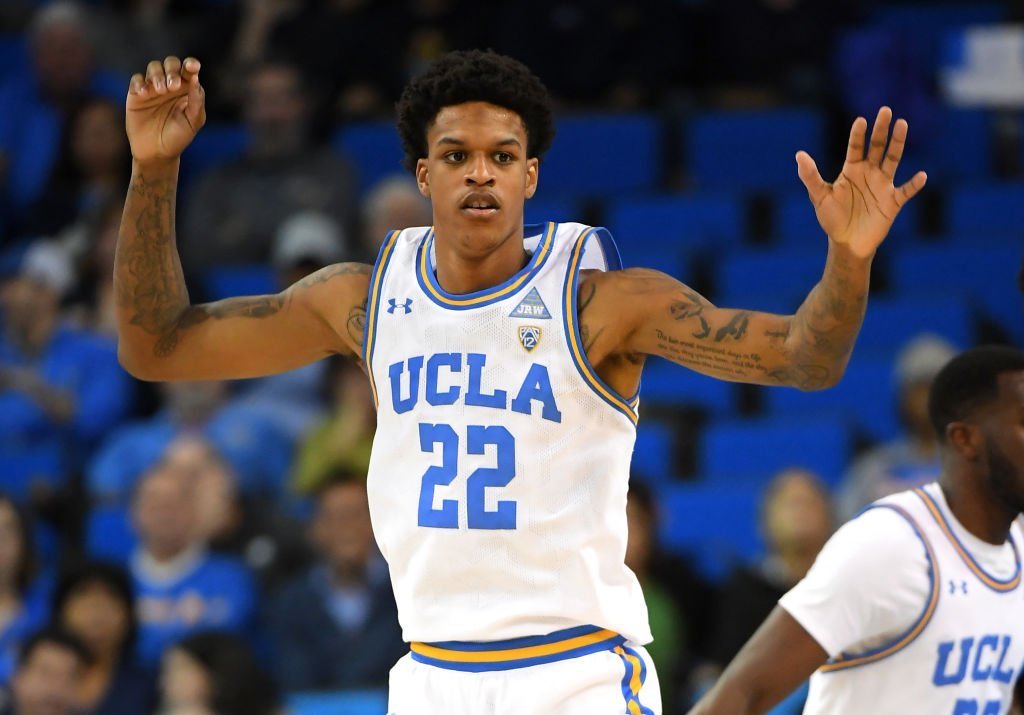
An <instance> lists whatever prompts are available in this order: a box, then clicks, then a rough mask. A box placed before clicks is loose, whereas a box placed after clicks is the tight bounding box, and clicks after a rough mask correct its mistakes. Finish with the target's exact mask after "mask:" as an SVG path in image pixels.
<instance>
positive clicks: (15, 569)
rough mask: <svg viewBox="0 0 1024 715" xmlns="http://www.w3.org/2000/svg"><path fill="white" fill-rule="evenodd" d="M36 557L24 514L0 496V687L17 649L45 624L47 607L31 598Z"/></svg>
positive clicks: (12, 664)
mask: <svg viewBox="0 0 1024 715" xmlns="http://www.w3.org/2000/svg"><path fill="white" fill-rule="evenodd" d="M35 577H36V554H35V549H34V548H33V542H32V530H31V527H30V526H29V522H28V518H27V517H26V516H25V512H24V511H22V509H21V508H20V507H19V506H18V505H17V504H15V503H14V502H13V501H12V500H11V499H10V497H8V496H6V495H4V494H2V493H0V686H3V685H5V684H6V683H7V682H8V680H10V677H11V675H12V674H13V673H14V667H15V663H16V661H17V659H18V648H19V647H20V645H21V642H22V641H23V640H24V639H25V638H26V637H28V635H29V634H30V633H32V632H34V631H35V630H36V629H38V628H39V627H40V626H42V625H43V623H45V622H46V616H47V614H46V608H45V604H44V602H43V601H42V600H41V599H39V598H33V595H34V594H33V593H32V592H31V586H32V584H33V581H34V580H35Z"/></svg>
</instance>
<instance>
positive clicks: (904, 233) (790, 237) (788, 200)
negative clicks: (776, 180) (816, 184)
mask: <svg viewBox="0 0 1024 715" xmlns="http://www.w3.org/2000/svg"><path fill="white" fill-rule="evenodd" d="M918 168H921V167H918ZM920 208H921V203H920V201H911V202H910V203H909V204H906V205H905V206H904V207H903V208H902V209H900V215H899V216H898V217H897V218H896V221H895V222H894V223H893V225H892V229H891V230H890V231H889V237H888V238H887V239H886V240H887V241H889V242H890V243H897V242H900V241H902V240H905V239H906V238H908V237H912V236H916V235H917V233H918V231H917V227H918V225H919V224H918V221H919V216H920V213H921V211H920ZM772 217H773V220H772V240H773V242H774V244H775V245H777V246H794V247H795V246H799V247H801V248H803V249H804V250H813V249H814V248H815V247H818V248H820V249H821V250H824V249H825V248H826V247H827V245H828V243H827V242H828V238H827V236H826V235H825V232H824V231H823V230H822V228H821V226H820V225H819V224H818V218H817V216H815V215H814V207H813V206H812V205H811V201H810V199H808V198H807V192H806V191H804V190H803V189H800V190H799V191H797V192H787V193H785V194H780V195H779V196H778V197H776V198H775V200H774V201H773V204H772ZM888 245H889V244H888V243H887V244H886V248H885V249H883V250H888ZM823 265H824V264H823Z"/></svg>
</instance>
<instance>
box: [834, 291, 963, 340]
mask: <svg viewBox="0 0 1024 715" xmlns="http://www.w3.org/2000/svg"><path fill="white" fill-rule="evenodd" d="M974 332H975V331H974V326H973V323H972V320H971V309H970V306H969V305H968V304H967V301H965V300H964V299H963V297H962V295H960V293H959V292H957V293H955V294H951V293H950V292H949V291H948V290H947V291H943V292H938V293H936V294H934V295H930V296H910V297H900V296H896V297H890V296H885V297H871V298H869V300H868V308H867V313H866V314H865V316H864V325H863V326H862V327H861V331H860V334H859V335H858V336H857V344H856V347H855V348H854V350H862V351H868V352H877V353H887V354H889V355H893V356H894V355H895V354H896V352H897V351H898V350H899V349H900V347H901V346H902V345H903V344H904V343H905V342H906V341H907V340H908V339H909V338H910V337H911V336H913V335H915V334H917V333H935V334H937V335H939V336H941V337H943V338H945V339H946V340H948V341H949V342H951V343H953V345H956V346H957V347H959V348H964V347H966V346H969V345H972V344H974Z"/></svg>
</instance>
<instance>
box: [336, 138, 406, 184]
mask: <svg viewBox="0 0 1024 715" xmlns="http://www.w3.org/2000/svg"><path fill="white" fill-rule="evenodd" d="M331 146H333V147H334V148H335V149H337V150H338V151H339V152H341V153H342V154H343V155H344V156H345V158H346V159H348V160H349V161H351V162H352V163H353V164H354V165H355V168H356V171H357V172H358V175H359V186H360V189H361V190H362V191H363V192H364V193H365V192H366V191H368V190H369V189H372V188H373V187H374V186H375V185H376V184H377V183H378V182H380V181H381V180H382V179H385V178H387V177H389V176H393V175H395V174H407V173H408V172H406V170H405V169H404V168H403V167H402V158H403V157H404V156H405V152H404V151H403V150H402V141H401V140H400V139H399V138H398V132H397V131H396V130H395V125H394V122H390V121H389V122H362V123H359V124H346V125H344V126H342V127H341V128H340V129H338V130H337V131H336V132H335V134H334V136H333V137H332V139H331Z"/></svg>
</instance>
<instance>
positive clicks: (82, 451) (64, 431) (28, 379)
mask: <svg viewBox="0 0 1024 715" xmlns="http://www.w3.org/2000/svg"><path fill="white" fill-rule="evenodd" d="M73 280H74V274H73V271H72V267H71V262H70V259H69V257H68V255H67V253H66V252H65V251H64V250H63V249H61V248H59V247H58V246H57V245H56V244H52V243H41V242H37V243H34V244H33V245H32V246H31V247H30V248H29V250H28V251H27V252H26V254H25V257H24V259H23V260H22V263H21V269H20V272H19V274H18V276H17V277H15V278H14V279H13V280H11V281H9V282H8V283H7V284H6V285H5V286H4V291H3V293H2V295H0V300H2V304H3V311H4V321H3V334H2V335H0V435H2V436H0V454H5V453H6V454H14V453H17V452H18V451H20V450H31V449H38V450H51V451H54V452H55V453H56V454H60V455H61V456H62V457H63V458H64V460H65V462H66V463H65V465H64V467H65V469H66V470H70V469H73V468H77V467H78V466H79V460H82V459H83V458H84V456H85V455H86V454H87V453H88V452H89V451H90V450H91V448H92V447H93V445H95V444H96V442H97V441H98V440H99V438H100V437H101V436H103V435H105V434H106V433H107V432H108V431H109V430H111V429H112V428H114V427H115V426H116V425H117V424H118V423H119V422H120V421H121V419H122V418H123V417H124V416H125V415H126V414H127V412H128V410H129V409H130V407H131V405H132V402H133V397H134V385H133V383H132V381H131V378H129V377H128V374H127V373H126V372H125V371H124V370H122V369H121V367H120V365H119V364H118V362H117V351H116V344H115V343H114V341H112V340H109V339H106V338H101V337H99V336H97V335H93V334H91V333H88V332H85V331H81V330H76V329H73V328H71V327H70V326H68V325H66V324H65V323H63V322H62V321H61V319H60V303H61V299H62V297H63V296H64V295H66V294H67V292H68V291H69V290H70V288H71V285H72V282H73Z"/></svg>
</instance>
